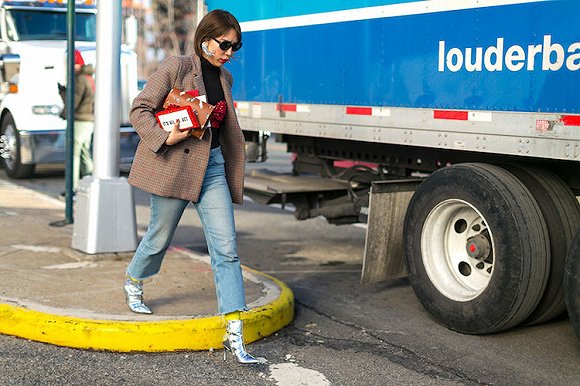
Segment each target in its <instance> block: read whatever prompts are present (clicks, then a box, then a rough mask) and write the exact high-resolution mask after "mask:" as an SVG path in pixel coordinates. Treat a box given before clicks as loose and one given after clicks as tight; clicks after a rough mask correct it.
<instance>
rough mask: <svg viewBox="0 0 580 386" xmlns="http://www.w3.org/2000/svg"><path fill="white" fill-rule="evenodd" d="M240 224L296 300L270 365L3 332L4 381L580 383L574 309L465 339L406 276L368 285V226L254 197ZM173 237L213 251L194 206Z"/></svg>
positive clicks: (37, 184)
mask: <svg viewBox="0 0 580 386" xmlns="http://www.w3.org/2000/svg"><path fill="white" fill-rule="evenodd" d="M273 147H274V150H276V151H274V152H272V154H271V160H270V161H269V163H268V164H267V166H268V167H269V168H273V169H276V170H278V171H281V170H284V169H285V168H288V162H289V156H288V155H286V154H284V153H282V152H280V151H279V150H280V145H278V144H277V145H275V146H273ZM264 166H265V165H260V164H251V165H248V168H262V167H264ZM0 178H6V177H5V176H4V173H3V171H1V170H0ZM13 182H15V183H20V184H23V185H25V186H28V187H30V188H33V189H35V190H38V191H41V192H44V193H47V194H52V195H56V194H58V192H60V191H61V190H62V189H63V186H64V182H63V176H62V173H60V172H52V171H50V170H45V171H42V174H41V175H40V176H38V177H35V178H33V179H28V180H21V181H13ZM135 203H136V207H137V222H138V227H139V230H144V229H145V228H146V226H147V220H148V201H147V196H146V194H144V193H143V192H136V195H135ZM63 217H64V214H63ZM236 222H237V228H238V237H239V240H238V241H239V252H240V256H241V258H242V261H243V263H244V264H245V265H247V266H249V267H251V268H254V269H257V270H260V271H262V272H265V273H268V274H271V275H273V276H275V277H277V278H279V279H281V280H282V281H284V282H285V283H286V284H288V285H289V286H290V287H291V288H292V290H293V291H294V294H295V297H296V317H295V320H294V322H293V323H292V324H291V325H289V326H288V327H286V328H284V329H283V330H281V331H279V332H278V333H277V334H276V335H274V336H270V337H267V338H265V339H263V340H261V341H259V342H256V343H254V344H252V345H250V346H249V347H248V349H249V350H250V351H251V352H253V353H255V354H257V355H259V356H264V357H266V358H267V359H268V360H269V363H268V364H265V365H257V366H245V367H244V366H240V365H237V364H236V363H234V362H233V361H231V360H228V361H226V362H224V361H223V358H222V352H221V351H220V352H214V353H210V352H181V353H167V354H151V353H134V354H119V353H108V352H93V351H83V350H76V349H69V348H63V347H55V346H51V345H46V344H42V343H36V342H30V341H27V340H23V339H18V338H13V337H9V336H1V335H0V385H33V384H34V385H36V384H48V385H53V384H54V385H55V384H67V385H68V384H91V385H121V384H123V385H125V384H126V385H133V384H135V385H136V384H140V385H153V384H155V385H170V384H171V385H182V384H183V385H222V384H239V385H276V384H278V385H301V384H302V385H327V384H333V385H455V384H461V385H472V384H473V385H479V384H481V385H492V384H493V385H519V384H521V385H574V384H580V344H579V343H578V341H577V340H576V338H575V336H574V334H573V332H572V328H571V326H570V323H569V321H568V319H567V317H566V316H564V317H562V318H560V319H558V320H555V321H552V322H550V323H546V324H544V325H540V326H534V327H521V328H517V329H513V330H510V331H507V332H504V333H501V334H495V335H489V336H469V335H463V334H459V333H456V332H453V331H450V330H448V329H446V328H444V327H442V326H440V325H439V324H437V323H436V322H435V321H434V320H433V319H432V318H431V317H430V316H429V314H427V313H426V311H425V310H424V309H423V308H422V306H421V304H420V303H419V301H418V300H417V298H416V297H415V295H414V293H413V291H412V289H411V288H410V286H409V284H408V282H407V281H406V280H405V279H398V280H392V281H388V282H384V283H381V284H375V285H372V286H366V287H365V286H361V285H360V283H359V281H360V271H361V265H362V256H363V249H364V237H365V230H364V228H361V227H354V226H334V225H329V224H327V223H326V221H325V220H324V219H321V218H316V219H312V220H307V221H303V222H299V221H296V220H295V219H294V216H293V214H292V213H291V212H289V211H287V210H282V209H280V208H272V207H264V206H260V205H257V204H255V203H253V202H251V201H247V202H245V204H244V205H242V206H237V207H236ZM173 243H174V245H178V246H184V247H187V248H190V249H192V250H197V251H205V242H204V238H203V234H202V232H201V228H200V224H199V220H198V219H197V216H196V214H195V211H194V210H193V208H188V209H187V210H186V213H185V215H184V217H183V218H182V222H181V224H180V227H179V228H178V231H177V233H176V235H175V238H174V240H173ZM228 359H231V358H228Z"/></svg>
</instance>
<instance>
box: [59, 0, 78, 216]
mask: <svg viewBox="0 0 580 386" xmlns="http://www.w3.org/2000/svg"><path fill="white" fill-rule="evenodd" d="M66 11H67V14H66V31H67V33H66V46H67V58H66V59H67V60H66V67H67V77H66V84H67V89H66V106H67V109H66V137H65V145H66V150H65V154H66V160H65V168H64V179H65V192H66V193H65V209H64V224H72V223H73V169H74V167H73V163H74V161H73V159H74V140H75V135H74V127H75V125H74V118H75V109H74V105H75V99H74V98H75V59H74V58H75V2H74V1H69V2H68V4H67V10H66ZM64 224H61V225H59V226H62V225H64Z"/></svg>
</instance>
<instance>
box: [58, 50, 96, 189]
mask: <svg viewBox="0 0 580 386" xmlns="http://www.w3.org/2000/svg"><path fill="white" fill-rule="evenodd" d="M74 58H75V92H74V112H75V114H74V118H75V121H74V154H73V173H72V177H73V178H72V180H73V194H74V192H76V190H77V187H78V184H79V180H80V179H81V178H82V177H84V176H86V175H90V174H92V172H93V158H92V156H91V144H92V140H93V131H94V128H95V123H94V121H95V115H94V111H95V82H94V80H93V76H92V75H93V67H92V66H91V65H86V64H85V61H84V59H83V57H82V55H81V53H80V52H79V51H78V50H75V51H74ZM58 91H59V94H60V97H61V98H62V101H63V103H64V109H63V110H62V112H61V114H60V116H61V118H62V119H66V114H67V113H66V108H67V106H66V87H64V86H62V85H61V84H60V83H59V85H58ZM64 195H65V192H62V193H61V196H63V197H64Z"/></svg>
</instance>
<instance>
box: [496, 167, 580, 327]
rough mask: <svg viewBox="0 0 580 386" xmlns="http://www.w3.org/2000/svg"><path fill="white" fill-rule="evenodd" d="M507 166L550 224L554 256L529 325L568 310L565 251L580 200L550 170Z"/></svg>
mask: <svg viewBox="0 0 580 386" xmlns="http://www.w3.org/2000/svg"><path fill="white" fill-rule="evenodd" d="M504 168H505V169H506V170H508V171H509V172H510V173H512V174H513V175H514V176H516V177H517V178H518V179H519V180H520V181H521V182H522V183H523V184H524V185H525V186H526V187H527V188H528V189H529V190H530V193H532V195H533V196H534V198H535V200H536V202H537V203H538V205H539V206H540V210H541V211H542V215H543V217H544V220H546V226H547V227H548V234H549V236H550V257H551V262H550V274H549V277H548V283H547V285H546V290H545V291H544V294H543V296H542V298H541V299H540V303H539V304H538V306H537V307H536V309H535V310H534V311H533V312H532V314H531V315H530V316H529V317H528V319H527V320H526V321H525V322H524V323H525V324H528V325H533V324H539V323H544V322H547V321H549V320H550V319H553V318H555V317H557V316H559V315H561V314H563V313H564V312H565V311H566V304H565V302H564V288H563V280H564V266H565V264H566V253H567V251H568V248H569V247H570V244H571V242H572V239H573V238H574V232H575V231H576V227H577V226H578V224H580V204H578V201H577V200H576V197H575V196H574V193H572V191H571V190H570V188H568V186H567V185H566V184H565V183H564V182H563V181H562V180H561V179H560V178H559V177H558V176H557V175H555V174H554V173H552V172H550V171H547V170H544V169H541V168H538V167H533V166H525V167H524V166H518V165H505V166H504Z"/></svg>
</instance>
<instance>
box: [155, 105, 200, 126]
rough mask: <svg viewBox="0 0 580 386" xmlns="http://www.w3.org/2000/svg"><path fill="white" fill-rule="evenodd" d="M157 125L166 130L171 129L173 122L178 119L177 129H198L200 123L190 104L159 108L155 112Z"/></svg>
mask: <svg viewBox="0 0 580 386" xmlns="http://www.w3.org/2000/svg"><path fill="white" fill-rule="evenodd" d="M155 118H157V122H159V126H161V128H162V129H163V130H165V131H167V132H169V131H171V130H173V126H175V123H176V122H178V121H179V130H180V131H187V130H189V129H194V130H195V129H199V128H200V125H199V122H198V121H197V118H196V116H195V114H194V112H193V110H192V108H191V106H183V107H174V108H171V107H170V108H168V109H165V110H161V111H160V112H158V113H157V114H155Z"/></svg>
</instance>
